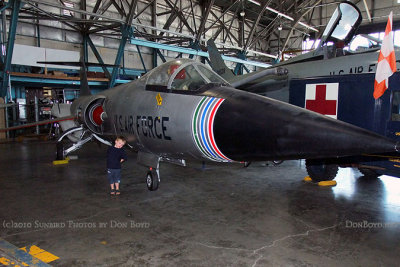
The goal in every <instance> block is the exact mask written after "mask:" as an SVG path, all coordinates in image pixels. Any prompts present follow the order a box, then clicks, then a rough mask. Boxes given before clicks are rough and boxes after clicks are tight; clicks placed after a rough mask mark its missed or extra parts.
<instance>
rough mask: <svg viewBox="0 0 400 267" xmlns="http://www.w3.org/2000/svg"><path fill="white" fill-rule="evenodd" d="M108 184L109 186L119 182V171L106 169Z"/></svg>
mask: <svg viewBox="0 0 400 267" xmlns="http://www.w3.org/2000/svg"><path fill="white" fill-rule="evenodd" d="M107 176H108V182H109V183H110V184H115V183H120V182H121V169H107Z"/></svg>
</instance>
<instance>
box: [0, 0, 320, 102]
mask: <svg viewBox="0 0 400 267" xmlns="http://www.w3.org/2000/svg"><path fill="white" fill-rule="evenodd" d="M321 2H322V1H321V0H308V1H293V0H292V1H289V0H283V1H276V0H267V1H256V0H251V1H250V0H199V1H186V0H53V1H52V0H43V1H42V0H29V1H28V0H9V1H8V2H7V1H3V2H2V7H1V8H2V9H1V11H3V35H2V43H4V44H6V49H5V50H6V51H5V55H4V54H3V55H2V56H1V59H2V60H1V64H2V70H3V73H2V76H1V77H2V82H1V85H2V87H1V88H0V95H1V96H4V95H5V94H6V90H7V87H8V82H9V72H10V69H11V56H12V51H13V46H14V40H15V35H16V32H17V24H18V23H20V24H29V25H35V26H36V27H37V30H36V36H35V37H36V38H37V40H38V46H40V26H41V23H42V22H44V21H46V22H48V21H56V22H59V23H61V24H62V25H63V30H65V31H71V32H77V33H79V34H80V36H81V42H82V48H83V49H82V51H83V56H84V59H85V60H86V61H87V59H88V54H89V49H90V50H91V51H92V53H93V54H94V56H95V57H96V59H97V60H98V62H99V63H100V64H104V60H103V58H102V55H101V53H100V51H99V49H98V47H97V46H96V45H95V42H94V41H93V36H101V37H103V38H110V39H113V40H117V41H118V42H119V45H118V47H117V49H116V56H115V60H114V62H113V64H114V65H115V67H114V68H113V69H112V70H111V71H109V69H107V68H106V67H104V66H103V71H104V73H105V75H106V77H107V78H108V79H109V83H108V86H109V87H112V86H114V85H115V81H116V78H117V74H118V71H119V67H118V66H120V65H121V60H122V58H123V53H124V49H125V48H126V45H127V43H129V45H135V46H136V51H137V53H138V55H139V58H140V60H141V63H142V65H143V69H144V70H145V71H147V70H149V69H151V68H154V67H155V66H157V61H158V58H160V59H161V60H162V61H163V62H165V61H166V60H167V59H166V55H165V51H173V52H175V53H177V54H174V57H181V56H182V54H189V55H190V57H191V58H192V57H194V56H196V55H198V56H202V57H203V58H202V59H203V61H206V60H207V58H206V57H205V56H206V55H207V54H206V53H205V52H204V50H205V49H204V46H205V42H206V40H207V39H210V38H212V39H214V40H215V43H216V44H217V46H218V47H219V48H220V49H221V50H222V51H223V52H224V53H225V54H226V55H227V56H228V57H225V59H226V60H230V61H232V62H234V63H235V64H236V66H235V72H236V73H241V72H243V70H247V71H250V70H249V69H248V66H251V65H253V66H260V67H265V66H267V64H265V62H266V61H267V60H271V59H276V58H278V57H279V55H280V53H281V52H282V51H283V50H285V49H291V48H293V47H295V48H296V49H298V43H299V40H302V38H304V36H305V35H307V34H310V33H311V32H313V33H315V32H316V33H318V31H319V28H318V27H316V26H314V25H311V18H312V16H313V12H314V7H316V6H319V5H320V4H321ZM6 9H7V10H8V11H5V10H6ZM6 19H7V20H9V29H8V30H7V29H6V27H5V25H6V23H4V22H5V20H6ZM46 27H52V26H51V25H49V23H47V24H46ZM6 32H8V35H7V37H5V36H6V35H5V33H6ZM299 33H300V34H299ZM276 43H277V44H276ZM143 46H145V47H150V48H151V50H150V51H151V53H152V60H151V61H152V62H151V64H149V62H146V60H145V59H144V57H143V55H142V54H143V53H142V50H143V48H141V47H143ZM146 49H147V50H146V51H149V49H148V48H146ZM163 52H164V53H163Z"/></svg>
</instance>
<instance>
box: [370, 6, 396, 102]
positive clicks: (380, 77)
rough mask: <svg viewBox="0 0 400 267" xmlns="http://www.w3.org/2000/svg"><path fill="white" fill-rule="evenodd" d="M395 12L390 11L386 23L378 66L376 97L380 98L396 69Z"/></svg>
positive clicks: (375, 87)
mask: <svg viewBox="0 0 400 267" xmlns="http://www.w3.org/2000/svg"><path fill="white" fill-rule="evenodd" d="M392 21H393V12H392V11H391V12H390V15H389V19H388V22H387V25H386V30H385V36H384V37H383V41H382V47H381V51H380V53H379V58H378V66H377V67H376V74H375V84H374V98H375V99H378V98H379V97H381V96H382V95H383V93H384V92H385V90H386V89H387V88H388V87H389V77H390V76H392V74H393V72H395V71H396V55H395V53H394V46H393V31H392Z"/></svg>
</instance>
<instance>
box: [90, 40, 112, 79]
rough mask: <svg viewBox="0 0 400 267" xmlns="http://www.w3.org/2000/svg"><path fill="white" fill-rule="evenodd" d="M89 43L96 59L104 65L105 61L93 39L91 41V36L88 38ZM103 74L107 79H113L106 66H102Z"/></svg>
mask: <svg viewBox="0 0 400 267" xmlns="http://www.w3.org/2000/svg"><path fill="white" fill-rule="evenodd" d="M87 43H88V44H89V46H90V48H91V49H92V51H93V54H94V55H95V57H96V58H97V61H99V63H100V64H101V65H104V61H103V58H102V57H101V55H100V53H99V51H98V50H97V49H96V46H95V45H94V44H93V42H92V39H90V36H89V35H88V36H87ZM102 69H103V72H104V74H105V75H106V77H107V78H110V77H111V74H110V72H109V71H108V69H107V68H106V67H105V66H102Z"/></svg>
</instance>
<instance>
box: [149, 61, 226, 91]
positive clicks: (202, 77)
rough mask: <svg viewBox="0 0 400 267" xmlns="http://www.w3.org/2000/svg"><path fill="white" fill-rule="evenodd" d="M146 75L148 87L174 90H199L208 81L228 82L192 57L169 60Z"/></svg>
mask: <svg viewBox="0 0 400 267" xmlns="http://www.w3.org/2000/svg"><path fill="white" fill-rule="evenodd" d="M146 77H147V81H146V86H147V87H149V86H150V87H154V86H156V87H158V88H164V89H167V90H173V91H174V90H177V91H178V90H180V91H198V90H199V89H200V88H201V87H203V86H204V85H206V84H208V83H223V84H227V83H228V82H227V81H225V80H224V79H223V78H222V77H220V76H219V75H218V74H216V73H215V72H213V71H212V70H211V69H209V68H208V67H207V66H205V65H204V64H201V63H200V62H196V61H194V60H190V59H177V60H172V61H169V62H167V63H165V64H163V65H161V66H159V67H157V68H154V69H153V70H151V71H150V72H149V73H148V74H147V75H146Z"/></svg>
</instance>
